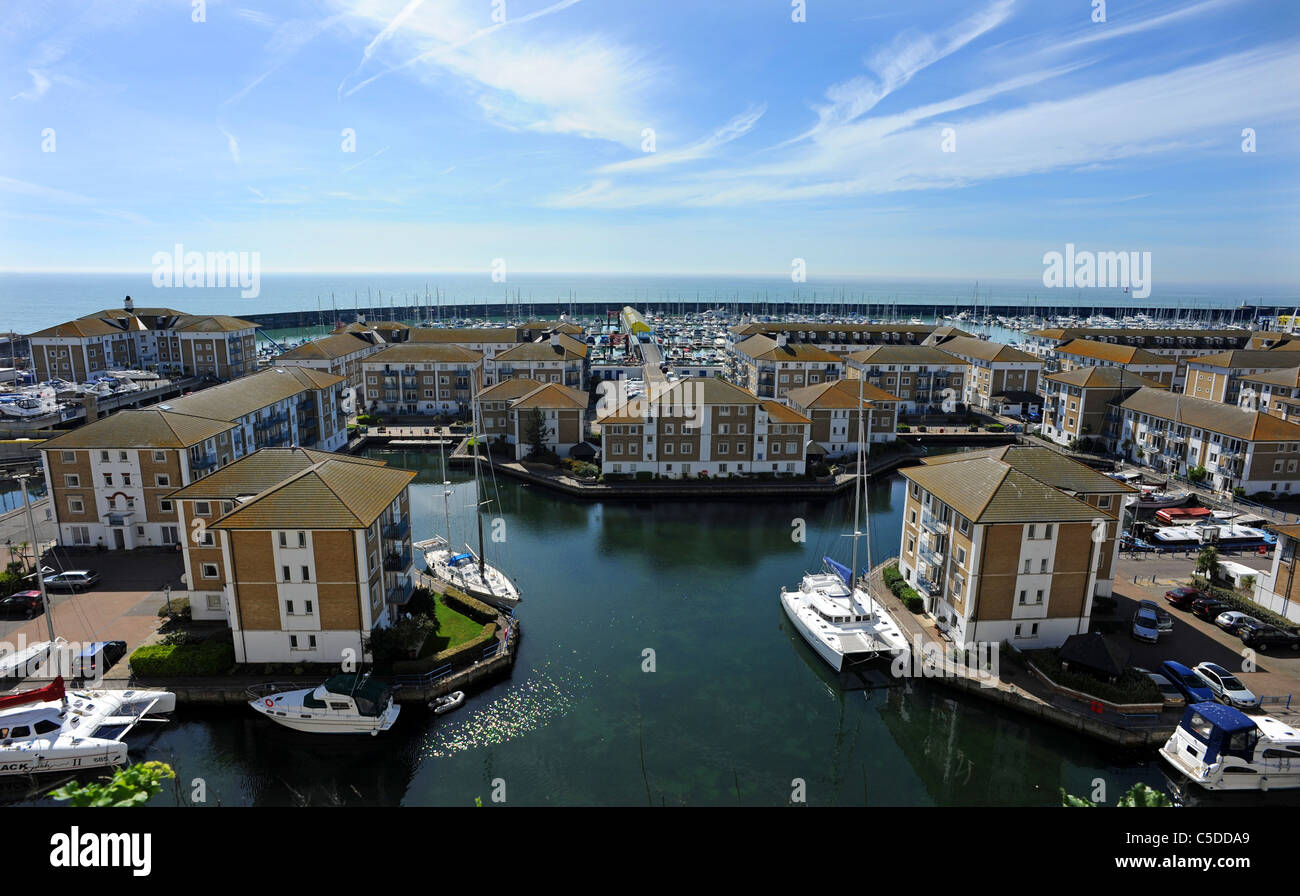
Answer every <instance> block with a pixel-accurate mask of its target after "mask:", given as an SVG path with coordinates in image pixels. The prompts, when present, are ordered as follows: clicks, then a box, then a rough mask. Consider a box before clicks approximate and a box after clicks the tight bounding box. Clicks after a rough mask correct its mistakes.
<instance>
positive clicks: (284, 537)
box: [280, 532, 289, 548]
mask: <svg viewBox="0 0 1300 896" xmlns="http://www.w3.org/2000/svg"><path fill="white" fill-rule="evenodd" d="M288 546H289V535H288V533H287V532H281V533H280V547H282V548H283V547H288Z"/></svg>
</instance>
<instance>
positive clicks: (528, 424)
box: [524, 408, 550, 457]
mask: <svg viewBox="0 0 1300 896" xmlns="http://www.w3.org/2000/svg"><path fill="white" fill-rule="evenodd" d="M524 439H525V440H526V441H527V442H528V444H529V446H531V448H532V451H531V452H530V454H529V456H530V457H537V456H538V455H541V454H544V453H550V452H548V451H547V449H546V417H545V416H544V415H543V414H542V409H541V408H533V409H532V411H531V412H529V414H528V419H527V420H525V421H524Z"/></svg>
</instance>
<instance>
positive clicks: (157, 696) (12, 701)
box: [0, 677, 176, 775]
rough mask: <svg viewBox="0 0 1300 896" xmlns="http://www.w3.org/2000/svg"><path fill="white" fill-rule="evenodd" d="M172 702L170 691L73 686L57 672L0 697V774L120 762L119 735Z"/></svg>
mask: <svg viewBox="0 0 1300 896" xmlns="http://www.w3.org/2000/svg"><path fill="white" fill-rule="evenodd" d="M175 708H176V695H175V694H173V693H171V692H170V691H142V690H127V691H117V690H108V689H103V690H82V691H78V690H74V691H71V692H68V691H67V690H66V688H65V687H64V684H63V678H62V677H59V678H56V679H54V681H53V682H52V683H50V684H48V685H46V686H45V687H43V688H37V689H35V690H31V691H24V692H21V693H18V694H13V695H10V696H7V697H0V775H34V774H44V773H46V772H68V771H79V770H81V769H88V768H101V767H104V766H114V765H121V764H123V763H125V762H126V759H127V745H126V743H124V742H123V738H125V737H126V735H127V733H128V732H129V731H131V730H132V729H133V728H135V726H136V725H138V724H140V723H141V722H147V721H148V722H152V721H162V719H160V718H157V714H165V713H169V712H171V711H172V710H174V709H175Z"/></svg>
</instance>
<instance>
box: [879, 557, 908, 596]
mask: <svg viewBox="0 0 1300 896" xmlns="http://www.w3.org/2000/svg"><path fill="white" fill-rule="evenodd" d="M880 575H881V578H883V579H884V580H885V587H886V588H888V589H889V590H890V591H893V590H894V584H895V583H896V582H901V581H903V574H902V573H901V572H899V571H898V564H897V563H894V564H891V565H889V566H886V567H885V569H884V571H883V572H882V573H881V574H880Z"/></svg>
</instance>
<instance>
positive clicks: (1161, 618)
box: [1138, 600, 1174, 632]
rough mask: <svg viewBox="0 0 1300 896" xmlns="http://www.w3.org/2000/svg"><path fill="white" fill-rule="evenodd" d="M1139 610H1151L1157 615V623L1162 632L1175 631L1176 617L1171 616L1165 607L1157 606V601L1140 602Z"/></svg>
mask: <svg viewBox="0 0 1300 896" xmlns="http://www.w3.org/2000/svg"><path fill="white" fill-rule="evenodd" d="M1138 608H1139V609H1143V608H1145V609H1148V610H1150V611H1151V612H1152V613H1155V614H1156V622H1157V623H1159V628H1160V631H1162V632H1171V631H1173V630H1174V617H1172V616H1170V615H1169V612H1168V611H1167V610H1165V609H1164V607H1161V606H1160V605H1159V604H1157V603H1156V602H1155V601H1153V600H1142V601H1138Z"/></svg>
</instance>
